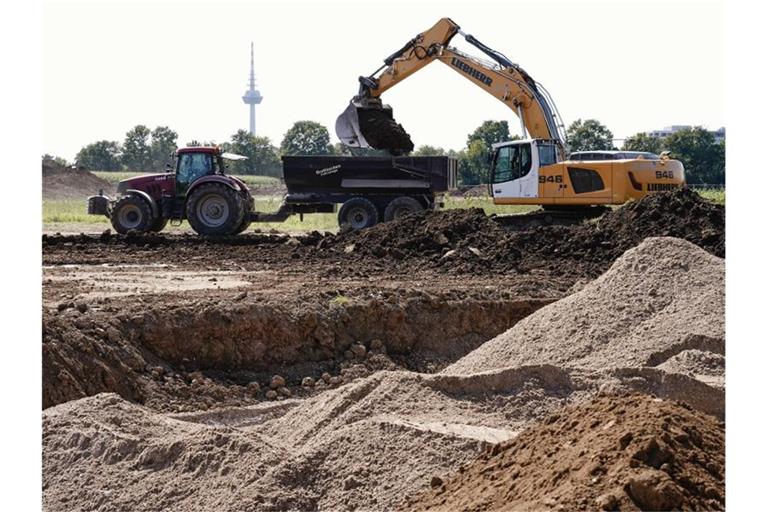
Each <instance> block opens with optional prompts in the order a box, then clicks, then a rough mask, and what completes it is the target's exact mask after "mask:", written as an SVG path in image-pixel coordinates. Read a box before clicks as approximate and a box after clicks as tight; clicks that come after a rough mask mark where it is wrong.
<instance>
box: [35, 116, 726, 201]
mask: <svg viewBox="0 0 768 512" xmlns="http://www.w3.org/2000/svg"><path fill="white" fill-rule="evenodd" d="M566 135H567V138H568V150H569V151H571V152H573V151H588V150H613V149H618V148H617V147H616V146H615V145H614V143H613V141H614V139H613V133H612V132H611V131H610V130H609V129H608V128H607V127H606V126H605V125H603V124H602V123H600V122H599V121H597V120H595V119H587V120H583V121H582V120H581V119H578V120H576V121H574V122H573V123H571V125H570V126H569V127H568V128H567V130H566ZM518 138H519V137H518V136H517V135H514V136H512V135H510V133H509V125H508V123H507V121H484V122H483V123H482V124H481V125H480V126H478V127H477V128H475V129H474V130H473V131H472V132H470V133H469V134H468V135H467V142H466V145H465V146H464V148H462V149H461V150H459V151H455V150H452V149H449V150H445V149H443V148H441V147H435V146H429V145H423V146H419V147H418V148H416V150H415V151H414V152H413V155H414V156H452V157H455V158H457V159H458V172H459V182H460V183H461V184H462V185H464V186H470V185H478V184H482V183H487V182H488V177H489V176H488V171H489V155H490V154H491V145H492V144H493V143H496V142H504V141H509V140H515V139H518ZM212 144H215V142H214V141H197V140H192V141H189V142H187V143H186V145H187V146H201V145H212ZM177 146H178V134H177V133H176V132H175V131H173V130H172V129H170V128H169V127H167V126H158V127H156V128H155V129H154V130H150V129H149V128H148V127H146V126H144V125H137V126H135V127H134V128H132V129H131V130H129V131H128V132H127V133H126V134H125V139H124V140H123V142H122V143H120V142H117V141H108V140H101V141H97V142H94V143H92V144H88V145H87V146H85V147H83V148H82V149H81V150H80V151H79V152H78V154H77V157H76V161H75V164H76V165H77V166H78V167H81V168H84V169H88V170H100V171H120V170H130V171H149V170H159V169H162V168H164V167H165V165H166V163H169V162H170V161H171V155H172V154H173V152H174V151H175V150H176V148H177ZM219 146H221V147H222V149H223V150H224V151H227V152H231V153H236V154H239V155H243V156H246V157H248V159H247V160H240V161H236V162H231V163H230V164H229V165H230V172H232V173H233V174H258V175H265V176H276V177H281V176H282V166H281V162H280V157H281V156H284V155H339V156H386V155H387V153H386V152H384V151H377V150H372V149H361V148H350V147H347V146H344V145H343V144H341V143H340V142H339V143H336V144H332V143H331V137H330V134H329V132H328V129H327V128H326V127H325V126H323V125H322V124H320V123H317V122H315V121H297V122H296V123H294V124H293V126H292V127H291V128H290V129H289V130H288V131H287V132H286V133H285V135H284V136H283V140H282V141H281V143H280V145H279V146H275V145H274V144H273V143H272V141H271V140H270V139H269V137H262V136H254V135H251V134H250V133H249V132H248V131H246V130H238V131H237V132H236V133H234V134H233V135H232V136H231V137H230V139H229V140H228V141H226V142H222V143H219ZM621 149H622V150H626V151H649V152H652V153H656V154H659V153H661V152H662V151H669V152H670V157H671V158H676V159H678V160H680V161H681V162H682V163H683V165H684V166H685V170H686V177H687V180H688V182H689V183H694V184H698V183H709V184H723V183H725V142H724V141H721V142H717V141H715V138H714V136H713V135H712V134H711V133H710V132H708V131H707V130H705V129H703V128H701V127H695V128H689V129H683V130H680V131H677V132H675V133H673V134H671V135H669V136H667V137H663V138H659V137H651V136H650V135H648V134H646V133H638V134H635V135H633V136H631V137H628V138H627V139H626V140H625V141H624V144H623V145H622V147H621ZM46 157H47V158H49V159H57V157H51V156H49V155H46ZM59 160H61V159H59Z"/></svg>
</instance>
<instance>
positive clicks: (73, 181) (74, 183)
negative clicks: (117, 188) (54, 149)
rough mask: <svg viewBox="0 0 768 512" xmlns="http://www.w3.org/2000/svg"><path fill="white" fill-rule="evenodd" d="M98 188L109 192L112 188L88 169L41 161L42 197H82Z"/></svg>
mask: <svg viewBox="0 0 768 512" xmlns="http://www.w3.org/2000/svg"><path fill="white" fill-rule="evenodd" d="M99 190H103V191H104V193H105V194H110V193H111V192H112V190H113V189H112V185H110V184H109V182H108V181H107V180H104V179H101V178H99V177H98V176H96V175H95V174H93V173H91V172H89V171H85V170H82V169H75V168H71V167H64V166H62V165H59V164H57V163H56V162H51V161H44V162H43V199H84V198H86V197H88V196H91V195H94V194H98V193H99Z"/></svg>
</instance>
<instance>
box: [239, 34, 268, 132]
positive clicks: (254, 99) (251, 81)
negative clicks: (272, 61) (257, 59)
mask: <svg viewBox="0 0 768 512" xmlns="http://www.w3.org/2000/svg"><path fill="white" fill-rule="evenodd" d="M263 98H264V96H262V95H261V93H260V92H259V91H258V90H256V78H255V77H254V75H253V42H251V75H250V77H249V78H248V90H247V91H245V94H243V103H245V104H246V105H248V108H249V109H250V112H251V118H250V124H249V125H248V128H249V131H250V132H251V135H256V105H258V104H259V103H261V100H262V99H263Z"/></svg>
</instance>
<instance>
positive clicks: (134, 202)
mask: <svg viewBox="0 0 768 512" xmlns="http://www.w3.org/2000/svg"><path fill="white" fill-rule="evenodd" d="M245 158H246V157H244V156H240V155H234V154H231V153H223V152H222V151H221V149H220V148H219V147H188V148H180V149H178V150H177V151H176V153H175V154H174V165H175V168H174V167H172V166H171V164H168V165H167V167H166V172H165V173H158V174H147V175H143V176H137V177H135V178H130V179H127V180H123V181H121V182H120V183H118V185H117V194H118V197H117V199H111V198H110V197H108V196H105V195H104V194H103V193H102V192H99V195H96V196H91V197H89V198H88V213H90V214H95V215H106V216H107V217H108V218H109V219H110V221H111V222H112V227H113V228H114V229H115V231H117V232H118V233H121V234H125V233H128V232H129V231H133V232H139V233H146V232H159V231H162V230H163V228H164V227H165V226H166V224H168V221H171V222H174V221H177V222H179V223H180V222H181V221H182V220H184V219H186V220H187V221H188V222H189V224H190V226H191V227H192V229H194V230H195V231H196V232H197V233H198V234H200V235H207V236H226V235H235V234H238V233H241V232H243V231H245V230H246V229H247V228H248V226H249V225H250V224H251V221H252V219H253V215H252V213H253V210H254V201H253V196H251V193H250V191H249V190H248V187H247V186H246V184H245V183H243V181H242V180H239V179H238V178H235V177H234V176H228V175H226V174H225V169H226V166H225V165H224V162H225V160H242V159H245Z"/></svg>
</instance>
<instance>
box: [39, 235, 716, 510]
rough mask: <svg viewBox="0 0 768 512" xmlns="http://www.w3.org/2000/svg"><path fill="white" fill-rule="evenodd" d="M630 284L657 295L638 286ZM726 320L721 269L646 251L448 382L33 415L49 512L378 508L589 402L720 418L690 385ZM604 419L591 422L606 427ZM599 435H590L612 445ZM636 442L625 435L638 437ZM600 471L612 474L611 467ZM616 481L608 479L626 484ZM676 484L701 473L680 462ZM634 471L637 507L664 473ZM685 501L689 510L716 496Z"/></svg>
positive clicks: (711, 393) (409, 380)
mask: <svg viewBox="0 0 768 512" xmlns="http://www.w3.org/2000/svg"><path fill="white" fill-rule="evenodd" d="M640 276H645V278H646V281H645V282H648V283H651V285H652V286H650V285H649V286H648V287H646V288H645V289H643V288H642V286H641V285H640V284H639V283H640ZM662 276H663V277H664V278H663V279H662ZM686 297H687V299H686ZM598 298H600V300H601V301H602V302H604V303H606V304H612V305H613V307H610V308H609V307H605V305H601V304H598V303H597V302H596V301H598ZM566 301H567V302H566ZM563 302H565V305H563V306H561V303H563ZM592 308H596V309H595V312H594V313H593V312H592ZM722 315H723V313H722V261H721V260H720V259H719V258H716V257H714V256H712V255H710V254H708V253H706V252H705V251H703V250H701V249H699V248H697V247H695V246H694V245H692V244H690V243H688V242H685V241H681V240H676V239H669V238H660V239H649V240H647V241H646V242H644V243H643V244H641V245H640V246H639V247H637V248H636V249H634V250H632V251H630V252H628V253H627V254H626V255H625V256H624V257H622V258H621V259H619V260H618V261H617V262H616V264H615V265H614V267H613V268H612V269H611V271H609V272H608V273H607V274H606V275H604V276H603V277H601V278H600V279H598V280H597V281H595V282H593V283H591V284H589V285H587V286H586V287H585V288H584V289H583V290H582V291H581V292H579V293H577V294H575V295H574V296H573V297H571V298H569V299H565V301H559V302H557V303H555V304H552V305H550V306H546V307H544V308H542V309H540V310H539V311H537V312H536V313H533V314H532V315H531V316H530V317H528V319H527V320H524V321H523V323H525V324H526V325H527V328H525V329H523V328H521V329H518V328H517V327H513V328H512V329H510V330H509V331H507V332H506V333H505V334H503V335H501V336H499V337H497V338H496V339H494V340H493V341H491V342H488V343H486V344H485V345H483V346H481V347H480V348H478V349H476V350H475V351H474V352H472V353H470V354H469V355H468V356H466V357H464V358H463V359H462V360H460V361H459V362H458V363H456V364H455V365H453V366H452V367H450V368H449V371H445V372H443V373H439V374H434V375H425V374H417V373H411V372H403V371H379V372H377V373H374V374H373V375H370V376H368V377H364V378H360V379H355V380H353V381H352V382H350V383H348V384H346V385H342V386H340V387H337V388H334V389H330V390H328V391H325V392H321V393H319V394H314V395H312V396H310V397H308V398H305V399H288V400H283V401H281V402H276V403H275V402H262V403H259V404H257V405H254V406H249V407H234V408H230V409H219V410H211V411H205V412H195V413H185V414H176V415H168V414H160V413H157V412H153V411H151V410H149V409H146V408H143V407H141V406H137V405H132V404H130V403H128V402H126V401H124V400H122V399H120V398H118V397H117V396H115V395H98V396H96V397H90V398H85V399H82V400H77V401H73V402H68V403H65V404H61V405H58V406H55V407H51V408H49V409H46V410H45V411H44V412H43V419H44V425H43V428H44V439H43V451H44V476H43V478H44V499H45V505H46V509H48V510H71V509H72V508H77V507H81V508H85V509H93V508H99V507H101V509H103V510H120V509H137V508H141V509H146V510H162V509H165V508H168V507H170V505H171V504H173V507H175V508H178V509H180V510H211V509H216V510H285V509H300V510H307V509H308V510H318V509H319V510H346V509H360V508H362V509H391V508H394V507H398V506H402V505H404V502H403V499H404V497H405V496H406V495H409V494H413V493H418V492H421V491H423V490H425V489H428V488H429V486H430V483H431V482H433V481H434V477H438V478H444V477H445V476H446V475H449V474H452V473H454V472H456V471H457V470H458V469H459V468H460V467H461V466H462V465H463V464H466V463H468V462H470V461H472V460H473V459H475V458H476V457H477V456H478V455H479V454H480V453H481V452H482V450H484V449H486V448H487V447H489V446H490V445H493V444H496V443H499V442H502V441H506V440H510V439H514V438H515V437H516V436H518V435H519V433H520V432H521V431H523V430H524V429H525V428H527V427H529V426H530V425H532V424H533V423H535V422H537V421H542V420H544V419H545V418H546V417H547V416H548V415H550V414H554V413H556V411H558V410H560V409H561V408H562V407H563V406H565V405H568V404H572V403H580V402H584V401H586V400H588V399H590V398H591V397H594V396H596V395H597V394H598V393H599V392H600V391H604V392H605V391H606V390H611V391H626V390H632V389H639V390H643V391H646V392H652V393H655V394H657V395H659V396H664V397H670V398H674V399H680V400H684V401H685V402H687V403H688V404H689V405H692V406H694V407H696V408H697V409H700V410H703V411H706V412H710V413H712V414H715V415H719V416H722V414H723V400H724V396H723V395H724V393H723V390H722V389H718V388H717V387H714V386H711V385H709V384H707V383H706V382H703V381H701V380H697V378H698V375H701V374H703V372H702V368H704V367H706V368H708V369H709V371H710V373H709V374H707V375H711V373H712V372H713V371H715V369H716V367H717V364H716V363H714V362H713V359H716V358H713V357H712V356H710V355H707V357H706V358H705V357H693V356H692V354H693V352H692V351H694V350H696V351H699V352H708V353H714V354H720V355H722ZM657 323H660V324H659V325H657ZM667 324H668V327H666V325H667ZM518 325H521V323H519V324H518ZM571 329H573V331H574V332H570V330H571ZM662 329H663V332H662ZM580 330H583V331H585V334H584V335H582V334H581V332H580ZM614 339H615V340H623V341H621V342H620V341H614ZM590 340H591V341H590ZM676 356H677V357H676ZM688 361H696V365H695V367H689V366H688V365H687V364H688V363H687V362H688ZM689 370H690V371H691V372H693V373H692V374H689V372H688V371H689ZM671 371H674V372H676V373H670V372H671ZM692 375H693V376H692ZM625 409H626V410H627V411H629V410H630V409H629V407H628V406H627V407H625ZM612 414H614V415H615V414H618V409H616V410H615V411H614V410H613V409H611V410H610V411H609V410H608V406H606V408H605V410H602V412H601V410H600V409H598V410H597V412H595V413H594V416H595V421H598V419H599V418H598V416H605V415H607V416H608V417H611V415H612ZM675 414H677V412H676V413H675ZM680 414H682V413H680ZM576 415H577V416H578V414H576ZM633 417H634V416H633ZM556 421H557V420H553V422H554V423H556ZM610 421H611V420H610V419H607V420H600V422H599V423H597V424H600V425H602V426H603V427H605V425H609V424H610V425H611V426H613V425H617V424H618V423H619V422H618V420H617V421H616V422H615V423H613V424H611V423H610ZM597 424H596V425H597ZM557 425H558V426H559V425H560V424H557ZM590 425H591V424H590ZM596 425H595V426H591V427H589V428H590V429H596V428H597V427H596ZM628 425H632V426H634V425H636V423H629V424H628ZM676 425H677V426H678V427H680V428H682V426H684V424H683V423H680V424H676ZM601 428H602V427H601ZM610 428H611V427H609V428H606V429H605V430H595V433H596V434H600V433H602V432H604V433H605V435H609V434H610V435H613V433H614V432H613V430H610ZM648 428H650V426H649V427H648ZM676 428H677V427H676ZM697 428H698V427H697ZM616 430H618V429H616ZM584 432H586V430H585V431H584ZM642 432H645V431H642ZM642 432H640V433H638V436H639V437H638V438H637V439H641V440H644V439H650V435H649V436H646V435H645V434H643V433H642ZM650 432H652V436H655V437H658V438H659V439H661V440H662V441H664V443H666V444H665V446H669V447H670V448H669V449H668V451H671V453H674V454H677V453H678V452H680V450H682V449H683V448H685V449H688V447H687V445H685V442H686V441H685V439H684V438H683V437H681V436H678V435H677V434H678V433H679V432H677V430H675V431H674V434H670V435H673V436H674V437H673V440H674V442H675V443H678V444H680V446H682V447H683V448H680V446H678V444H674V445H673V444H671V442H670V441H668V440H667V439H666V438H665V437H663V436H664V434H663V433H660V432H657V431H650ZM670 432H671V431H670ZM703 432H704V430H701V429H700V430H699V433H703ZM84 433H85V434H84ZM623 434H624V432H623V431H622V435H623ZM600 435H602V434H600ZM633 436H634V433H633ZM688 436H689V438H693V436H695V434H691V433H690V432H688ZM678 437H679V439H678ZM601 439H602V438H601ZM606 439H608V440H609V441H611V442H615V440H612V439H613V438H611V437H610V436H609V437H607V438H606ZM707 439H709V438H707ZM691 442H693V441H691ZM707 442H709V441H707ZM694 444H696V443H694ZM548 446H553V444H552V442H551V441H550V444H549V445H548ZM597 446H599V445H597ZM633 446H634V445H633ZM659 446H660V447H661V445H660V444H659ZM696 446H698V447H699V448H701V446H700V445H696ZM640 447H641V445H638V449H639V448H640ZM585 449H586V448H585ZM665 449H666V448H665ZM690 450H693V451H694V452H695V449H694V448H690ZM647 451H648V454H649V455H648V456H647V457H646V458H645V459H643V458H642V457H641V458H640V459H639V460H640V463H641V464H650V465H653V463H652V461H653V460H654V457H655V455H654V453H656V451H658V450H656V449H655V448H653V447H651V449H649V450H647ZM577 453H578V452H577ZM585 453H586V452H585ZM595 453H597V452H595ZM622 453H623V452H622ZM632 453H636V452H632ZM637 453H639V452H637ZM696 453H697V452H696ZM617 457H618V458H621V457H623V456H619V455H617ZM686 457H687V455H686V456H685V457H682V459H681V460H683V461H687V460H689V459H688V458H686ZM616 460H618V459H616ZM622 460H623V459H622ZM670 460H672V459H670ZM598 461H599V462H600V463H603V464H605V465H604V466H603V467H605V468H606V474H613V473H611V471H614V469H611V468H614V466H613V465H612V464H613V463H611V461H610V460H608V459H606V460H599V459H598ZM649 461H651V462H649ZM609 463H610V464H609ZM668 463H669V462H668ZM617 464H618V463H617ZM627 464H629V463H627ZM669 464H670V466H668V467H666V468H665V469H662V468H661V466H659V467H658V468H655V469H662V471H663V472H665V473H666V474H668V475H673V476H670V478H673V480H674V478H675V477H674V474H678V473H674V472H675V471H677V469H675V468H677V467H678V466H676V465H675V464H676V463H669ZM618 467H619V466H616V468H618ZM630 467H631V466H630ZM640 467H641V466H640V465H638V468H640ZM681 467H682V466H681ZM713 467H714V466H713ZM719 467H720V468H721V467H722V466H719ZM544 469H546V468H542V471H544ZM632 469H633V470H634V469H637V468H632ZM558 471H559V469H558ZM622 471H623V470H619V469H615V474H616V475H619V476H621V475H625V474H626V475H628V474H629V473H624V472H622ZM670 471H671V472H670ZM680 471H684V473H679V474H680V475H683V476H685V475H688V474H691V475H698V473H694V472H693V469H691V468H690V467H689V466H688V465H687V462H686V465H685V466H684V467H682V469H680ZM720 474H721V473H720ZM557 475H558V474H557V473H554V474H553V473H551V472H550V473H546V474H543V476H542V477H541V478H542V479H548V480H550V481H551V480H553V479H554V480H555V481H556V480H557V479H559V478H562V477H563V475H561V476H557ZM633 475H634V473H633ZM643 475H646V474H645V473H643ZM647 475H649V476H648V477H647V478H646V479H645V480H643V479H641V480H640V481H639V483H636V484H634V485H635V487H636V490H635V491H632V492H635V493H636V494H633V496H635V498H636V499H638V498H637V496H638V495H639V494H637V493H642V492H645V491H643V489H645V490H646V491H647V490H648V489H651V491H648V495H649V496H651V497H652V496H654V494H653V492H652V490H653V489H655V488H656V487H663V488H664V489H667V488H668V487H669V485H668V482H667V480H664V477H663V476H662V475H661V474H659V473H648V474H647ZM593 476H594V475H593ZM641 476H642V475H641ZM633 478H634V477H633ZM642 478H645V476H642ZM696 478H699V476H696ZM702 478H703V477H702ZM607 481H608V482H611V480H610V479H607ZM702 481H704V480H702ZM680 482H683V480H682V477H681V479H680ZM610 485H611V486H610V487H609V488H607V489H609V490H614V489H615V485H619V484H614V483H611V484H610ZM692 485H693V484H692ZM694 487H695V486H694ZM637 489H640V490H637ZM692 489H693V488H688V487H685V490H686V492H688V493H689V494H690V496H689V495H688V494H685V493H683V494H684V496H683V497H684V499H686V500H694V499H702V500H703V499H704V498H707V499H714V500H716V501H717V499H718V498H717V497H716V496H715V493H714V492H712V491H708V490H707V489H708V488H707V489H705V490H704V495H703V496H704V498H702V497H701V496H698V497H696V496H694V495H693V493H694V490H692ZM696 489H698V487H696ZM716 490H717V492H719V493H720V495H722V488H717V489H716ZM666 492H667V491H664V492H663V493H662V494H663V495H664V496H666V495H667V494H665V493H666ZM670 492H671V493H672V494H671V495H672V496H673V499H678V498H679V495H677V494H674V492H672V491H670ZM606 499H609V498H606ZM617 499H618V500H619V501H620V502H621V500H623V499H624V497H622V496H618V498H617ZM649 499H654V498H649ZM691 502H693V501H691ZM683 503H686V501H683ZM696 503H703V502H696Z"/></svg>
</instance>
